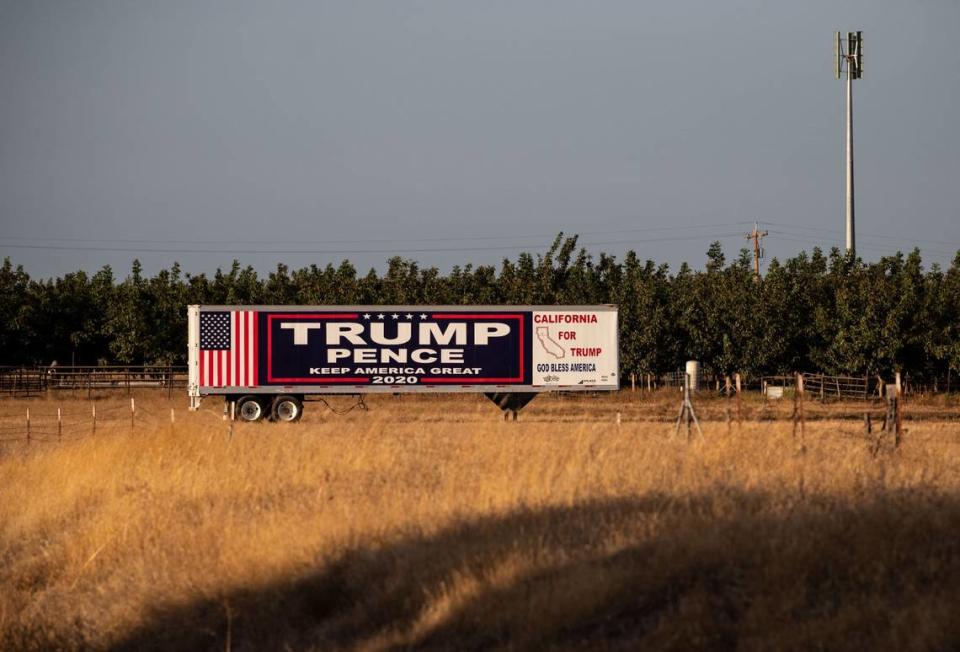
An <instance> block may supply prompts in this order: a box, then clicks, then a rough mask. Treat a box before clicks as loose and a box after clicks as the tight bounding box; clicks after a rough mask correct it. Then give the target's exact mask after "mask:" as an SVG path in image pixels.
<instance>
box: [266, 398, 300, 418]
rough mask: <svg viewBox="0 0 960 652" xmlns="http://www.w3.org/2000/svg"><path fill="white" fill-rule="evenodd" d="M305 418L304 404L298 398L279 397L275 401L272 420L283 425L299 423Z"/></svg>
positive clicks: (271, 413) (271, 412) (271, 414)
mask: <svg viewBox="0 0 960 652" xmlns="http://www.w3.org/2000/svg"><path fill="white" fill-rule="evenodd" d="M302 416H303V402H302V401H301V400H300V399H298V398H297V397H296V396H288V395H283V396H278V397H277V398H275V399H273V406H272V408H271V410H270V418H271V419H273V420H274V421H280V422H283V423H293V422H294V421H299V420H300V417H302Z"/></svg>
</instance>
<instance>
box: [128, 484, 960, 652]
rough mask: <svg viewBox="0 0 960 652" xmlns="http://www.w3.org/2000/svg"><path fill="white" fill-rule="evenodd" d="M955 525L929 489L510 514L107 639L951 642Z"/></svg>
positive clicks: (958, 582) (514, 645)
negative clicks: (854, 498) (854, 499)
mask: <svg viewBox="0 0 960 652" xmlns="http://www.w3.org/2000/svg"><path fill="white" fill-rule="evenodd" d="M958 535H960V501H958V500H956V499H954V498H952V497H945V496H943V495H937V494H929V493H897V494H890V493H887V494H885V495H883V496H881V497H875V498H871V497H864V498H863V499H862V500H861V501H860V502H859V503H858V504H857V505H855V506H854V505H852V504H849V503H845V502H840V501H831V500H829V499H821V500H814V499H806V500H802V501H800V500H798V501H795V502H789V501H787V502H785V501H784V498H783V497H782V496H781V497H778V498H774V497H768V496H764V495H760V494H749V493H731V492H729V491H718V493H717V494H711V495H704V496H700V497H695V498H690V499H683V500H678V499H675V498H674V499H672V498H669V497H667V496H659V495H655V496H647V497H644V498H638V499H622V500H612V501H606V502H594V503H586V504H582V505H578V506H573V507H564V508H548V509H541V510H523V511H519V512H517V513H514V514H511V515H507V516H504V517H500V518H486V519H480V520H477V521H472V522H467V523H462V524H460V525H457V526H455V527H451V528H449V529H446V530H444V531H442V532H440V533H439V534H437V535H435V536H431V537H425V538H420V537H415V536H410V537H406V538H401V539H400V540H398V541H397V542H395V543H392V544H389V545H385V546H383V547H380V548H377V549H375V550H354V551H351V552H348V553H347V554H345V555H343V556H342V557H341V558H340V559H338V560H337V561H335V562H333V563H331V564H328V565H326V566H325V567H324V568H322V569H320V570H318V571H317V572H316V573H314V574H307V575H305V576H303V577H299V578H296V579H291V580H290V581H288V582H279V583H276V584H272V585H269V586H262V587H257V588H253V589H249V590H243V591H236V592H233V593H230V594H227V595H224V596H222V598H220V599H216V600H209V601H202V602H197V603H192V604H185V605H171V606H168V607H164V608H161V609H157V610H156V611H154V612H153V613H151V614H148V616H147V619H146V624H145V625H144V626H143V627H142V628H141V629H139V630H138V631H135V632H133V633H132V634H131V635H130V636H129V637H128V638H127V639H125V640H123V641H120V642H118V643H117V645H116V649H122V650H154V649H164V650H167V649H190V650H206V649H209V650H224V649H226V648H231V649H233V650H238V649H241V650H242V649H251V650H254V649H256V650H261V649H263V650H266V649H270V650H283V649H291V650H299V649H324V650H327V649H351V648H355V647H361V648H362V647H374V648H391V647H395V648H406V647H414V648H423V649H489V648H509V649H570V648H591V649H596V648H602V649H639V648H644V649H689V648H710V649H716V648H720V649H732V648H735V647H740V648H744V647H745V648H770V647H774V648H793V649H801V648H802V649H807V648H810V647H825V648H829V649H844V648H846V649H849V648H869V649H891V648H897V649H911V648H912V649H956V648H958V647H960V619H957V618H955V615H956V610H957V609H958V608H960V544H958ZM612 542H616V543H612ZM228 637H229V640H228Z"/></svg>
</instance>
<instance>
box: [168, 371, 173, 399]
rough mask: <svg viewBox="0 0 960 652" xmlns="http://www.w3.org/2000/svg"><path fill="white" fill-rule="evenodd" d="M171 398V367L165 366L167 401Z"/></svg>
mask: <svg viewBox="0 0 960 652" xmlns="http://www.w3.org/2000/svg"><path fill="white" fill-rule="evenodd" d="M171 398H173V365H167V400H168V401H169V400H170V399H171Z"/></svg>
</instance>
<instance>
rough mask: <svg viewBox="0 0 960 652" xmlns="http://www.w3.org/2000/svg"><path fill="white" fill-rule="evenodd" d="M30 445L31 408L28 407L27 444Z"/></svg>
mask: <svg viewBox="0 0 960 652" xmlns="http://www.w3.org/2000/svg"><path fill="white" fill-rule="evenodd" d="M29 445H30V408H27V446H29Z"/></svg>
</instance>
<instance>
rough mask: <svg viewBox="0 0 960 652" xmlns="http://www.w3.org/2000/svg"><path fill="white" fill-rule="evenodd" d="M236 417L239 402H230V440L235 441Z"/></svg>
mask: <svg viewBox="0 0 960 652" xmlns="http://www.w3.org/2000/svg"><path fill="white" fill-rule="evenodd" d="M236 415H237V402H236V401H230V430H229V437H230V439H233V420H234V419H235V418H236Z"/></svg>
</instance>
